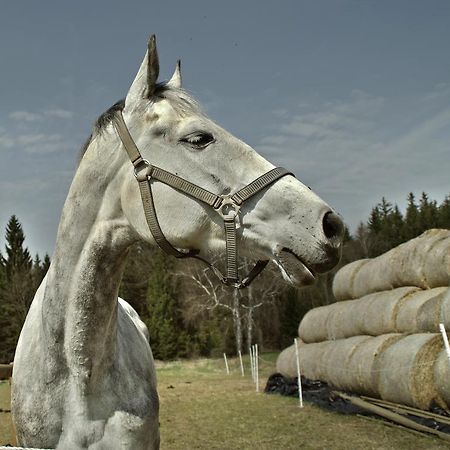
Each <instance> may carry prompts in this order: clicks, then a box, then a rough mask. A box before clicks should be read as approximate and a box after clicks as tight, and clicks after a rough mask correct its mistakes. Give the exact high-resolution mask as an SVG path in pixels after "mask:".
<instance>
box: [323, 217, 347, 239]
mask: <svg viewBox="0 0 450 450" xmlns="http://www.w3.org/2000/svg"><path fill="white" fill-rule="evenodd" d="M323 232H324V233H325V236H326V237H327V238H328V239H332V238H336V237H337V238H340V239H342V237H343V235H344V224H343V222H342V220H341V218H340V217H339V216H338V215H337V214H335V213H334V212H332V211H328V212H327V213H326V214H325V215H324V216H323Z"/></svg>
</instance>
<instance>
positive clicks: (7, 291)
mask: <svg viewBox="0 0 450 450" xmlns="http://www.w3.org/2000/svg"><path fill="white" fill-rule="evenodd" d="M5 238H6V245H5V253H4V254H2V253H0V362H9V361H12V360H13V358H14V351H15V348H16V343H17V339H18V338H19V334H20V330H21V329H22V325H23V323H24V321H25V317H26V315H27V312H28V308H29V307H30V304H31V301H32V300H33V296H34V293H35V292H36V289H37V288H38V286H39V284H40V283H41V281H42V279H43V278H44V276H45V273H46V272H47V269H48V267H49V265H50V258H49V256H48V255H45V257H44V260H43V261H41V259H40V257H39V255H36V256H35V257H34V259H32V258H31V255H30V252H29V251H28V249H27V248H26V247H24V240H25V235H24V233H23V230H22V225H21V224H20V223H19V221H18V219H17V217H16V216H12V217H11V218H10V220H9V222H8V224H7V226H6V236H5Z"/></svg>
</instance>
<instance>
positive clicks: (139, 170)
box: [134, 159, 153, 181]
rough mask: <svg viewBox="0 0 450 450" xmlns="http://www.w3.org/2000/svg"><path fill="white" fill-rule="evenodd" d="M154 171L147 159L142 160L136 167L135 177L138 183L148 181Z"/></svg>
mask: <svg viewBox="0 0 450 450" xmlns="http://www.w3.org/2000/svg"><path fill="white" fill-rule="evenodd" d="M152 169H153V167H152V165H151V164H150V163H149V162H148V161H147V160H146V159H142V160H141V161H140V162H139V163H138V164H137V165H136V166H134V177H135V178H136V180H138V181H145V180H148V179H149V178H150V176H151V174H152Z"/></svg>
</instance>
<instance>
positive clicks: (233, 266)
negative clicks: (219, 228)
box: [113, 111, 294, 289]
mask: <svg viewBox="0 0 450 450" xmlns="http://www.w3.org/2000/svg"><path fill="white" fill-rule="evenodd" d="M113 124H114V128H115V129H116V132H117V134H118V135H119V138H120V140H121V141H122V144H123V146H124V148H125V150H126V152H127V154H128V156H129V158H130V160H131V163H132V164H133V166H134V176H135V177H136V180H137V182H138V184H139V190H140V192H141V198H142V204H143V206H144V213H145V219H146V221H147V224H148V227H149V229H150V232H151V233H152V235H153V238H154V239H155V241H156V243H157V244H158V245H159V247H161V249H162V250H164V251H165V252H166V253H168V254H169V255H172V256H175V257H176V258H195V259H198V260H200V261H202V262H203V263H205V264H206V265H207V266H209V267H210V268H211V269H212V270H213V272H214V273H215V275H216V276H217V277H218V278H219V279H220V281H222V283H224V284H226V285H227V286H232V287H234V288H237V289H241V288H244V287H247V286H248V285H249V284H250V283H251V282H252V281H253V280H254V279H255V277H256V276H257V275H259V274H260V273H261V272H262V270H263V269H264V268H265V267H266V266H267V263H268V262H269V260H259V261H257V263H256V264H255V265H254V266H253V268H252V269H251V270H250V272H249V273H248V274H247V276H246V277H244V278H243V279H240V278H239V273H238V250H237V239H236V227H237V223H238V222H239V214H240V209H241V206H242V205H243V204H244V202H245V201H247V200H248V199H249V198H251V197H253V196H254V195H255V194H257V193H258V192H260V191H262V190H264V189H266V188H267V187H268V186H269V185H271V184H272V183H274V182H275V181H277V180H279V179H280V178H282V177H284V176H286V175H293V174H292V173H291V172H289V171H288V170H286V169H283V168H282V167H277V168H275V169H272V170H269V171H268V172H266V173H265V174H264V175H261V176H260V177H258V178H256V180H254V181H252V182H251V183H249V184H247V186H245V187H243V188H242V189H240V190H239V191H237V192H235V193H234V194H227V195H216V194H213V193H212V192H209V191H207V190H206V189H203V188H202V187H200V186H197V185H196V184H194V183H191V182H190V181H187V180H185V179H184V178H181V177H179V176H177V175H174V174H173V173H170V172H167V171H166V170H164V169H161V168H160V167H157V166H154V165H152V164H150V163H149V162H148V161H147V160H146V159H143V158H142V155H141V153H140V152H139V149H138V148H137V146H136V143H135V142H134V141H133V138H132V137H131V135H130V132H129V130H128V128H127V126H126V124H125V121H124V119H123V115H122V112H121V111H118V112H117V113H116V114H115V115H114V117H113ZM293 176H294V175H293ZM152 180H157V181H160V182H161V183H164V184H167V185H168V186H171V187H172V188H174V189H176V190H177V191H180V192H183V193H184V194H186V195H188V196H189V197H192V198H195V199H197V200H199V201H201V202H202V203H205V204H206V205H208V206H210V207H211V208H213V209H214V211H216V212H217V213H218V214H219V215H220V217H222V220H223V225H224V230H225V243H226V253H227V261H226V262H227V271H226V276H225V275H223V274H222V273H221V272H220V270H219V269H218V268H217V267H215V266H214V265H213V264H211V263H210V262H208V261H207V260H206V259H204V258H203V257H201V256H200V255H199V253H200V251H199V250H194V249H190V250H179V249H176V248H175V247H174V246H173V245H172V244H171V243H170V242H169V241H168V240H167V239H166V238H165V236H164V234H163V232H162V230H161V227H160V225H159V222H158V217H157V215H156V210H155V204H154V202H153V194H152V183H151V181H152Z"/></svg>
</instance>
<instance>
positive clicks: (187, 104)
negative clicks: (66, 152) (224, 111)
mask: <svg viewBox="0 0 450 450" xmlns="http://www.w3.org/2000/svg"><path fill="white" fill-rule="evenodd" d="M158 99H167V100H169V101H170V104H171V106H172V107H173V108H174V109H175V110H176V111H177V112H178V114H180V115H182V116H183V115H186V114H187V113H189V112H194V111H195V112H196V113H197V114H199V113H201V112H200V108H199V106H198V103H197V102H196V101H195V100H194V99H193V98H192V97H191V96H190V95H189V94H188V93H187V92H186V91H185V90H184V89H180V88H173V87H170V86H168V85H167V83H166V82H163V83H158V84H157V86H156V90H155V93H154V96H153V101H157V100H158ZM124 108H125V99H124V98H122V99H121V100H119V101H118V102H116V103H114V105H112V106H110V107H109V108H108V109H107V110H106V111H105V112H103V113H102V114H100V116H98V117H97V119H96V121H95V122H94V125H93V127H92V132H91V134H90V136H89V137H88V139H87V140H86V142H85V143H84V145H83V147H82V148H81V150H80V158H79V159H80V160H81V158H82V157H83V156H84V154H85V153H86V150H87V149H88V147H89V144H90V143H91V142H92V139H93V138H94V137H95V136H96V135H97V134H99V133H101V132H102V131H103V130H104V129H105V128H106V127H107V126H108V124H109V123H110V122H111V121H112V119H113V117H114V115H115V114H116V113H117V112H118V111H123V109H124Z"/></svg>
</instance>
